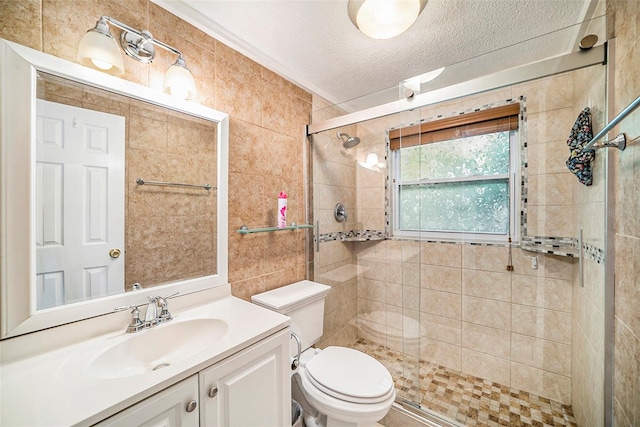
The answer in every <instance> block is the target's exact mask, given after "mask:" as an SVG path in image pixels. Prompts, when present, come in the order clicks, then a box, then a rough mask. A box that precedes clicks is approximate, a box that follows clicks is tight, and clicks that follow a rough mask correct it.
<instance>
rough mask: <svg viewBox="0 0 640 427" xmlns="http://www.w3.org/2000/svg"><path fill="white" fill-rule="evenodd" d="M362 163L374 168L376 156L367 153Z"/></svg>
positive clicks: (376, 161)
mask: <svg viewBox="0 0 640 427" xmlns="http://www.w3.org/2000/svg"><path fill="white" fill-rule="evenodd" d="M364 162H365V163H366V164H367V165H369V166H375V165H377V164H378V155H377V154H376V153H369V154H367V159H366V160H365V161H364Z"/></svg>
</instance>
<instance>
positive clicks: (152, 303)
mask: <svg viewBox="0 0 640 427" xmlns="http://www.w3.org/2000/svg"><path fill="white" fill-rule="evenodd" d="M157 324H158V297H149V303H148V304H147V311H146V313H145V315H144V326H145V328H153V327H154V326H156V325H157Z"/></svg>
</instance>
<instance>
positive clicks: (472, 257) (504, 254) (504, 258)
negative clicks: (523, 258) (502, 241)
mask: <svg viewBox="0 0 640 427" xmlns="http://www.w3.org/2000/svg"><path fill="white" fill-rule="evenodd" d="M508 260H509V249H508V248H507V247H505V246H476V245H462V268H466V269H469V270H483V271H497V272H504V271H505V269H506V266H507V262H508Z"/></svg>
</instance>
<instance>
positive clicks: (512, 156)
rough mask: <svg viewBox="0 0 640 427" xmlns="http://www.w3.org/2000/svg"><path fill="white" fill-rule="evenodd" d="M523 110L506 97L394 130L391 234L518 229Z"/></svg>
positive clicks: (483, 235) (481, 235)
mask: <svg viewBox="0 0 640 427" xmlns="http://www.w3.org/2000/svg"><path fill="white" fill-rule="evenodd" d="M519 111H520V104H518V103H514V104H507V105H504V106H502V107H497V108H492V109H488V110H482V111H476V112H473V113H469V114H463V115H458V116H455V117H452V118H447V119H441V120H436V121H432V122H427V123H422V124H420V125H416V126H410V127H405V128H401V129H396V130H392V131H390V132H389V141H390V144H389V146H390V149H391V178H392V183H393V186H392V192H391V198H392V203H391V205H392V206H393V221H392V224H393V234H394V235H396V236H406V237H426V238H436V239H437V238H444V239H447V238H449V239H462V238H464V239H465V240H470V239H472V240H485V241H486V240H490V241H496V240H502V241H506V240H507V238H508V237H509V236H515V231H516V227H515V223H516V221H515V219H516V217H515V213H514V212H515V209H514V207H515V206H517V203H515V199H516V194H515V193H516V192H515V183H516V182H517V181H516V177H517V169H518V168H517V167H516V165H518V164H519V163H518V156H517V153H518V151H519V150H518V149H517V148H518V145H517V127H518V115H519Z"/></svg>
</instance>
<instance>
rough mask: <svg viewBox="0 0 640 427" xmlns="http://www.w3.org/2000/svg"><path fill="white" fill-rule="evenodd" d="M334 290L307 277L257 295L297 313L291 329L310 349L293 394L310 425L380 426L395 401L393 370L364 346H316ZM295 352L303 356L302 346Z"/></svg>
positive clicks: (256, 298)
mask: <svg viewBox="0 0 640 427" xmlns="http://www.w3.org/2000/svg"><path fill="white" fill-rule="evenodd" d="M330 289H331V288H330V287H329V286H325V285H322V284H319V283H315V282H311V281H309V280H304V281H302V282H297V283H294V284H292V285H288V286H284V287H282V288H278V289H274V290H272V291H268V292H265V293H262V294H258V295H254V296H253V297H252V298H251V299H252V301H253V302H254V303H256V304H259V305H261V306H263V307H266V308H269V309H271V310H275V311H278V312H280V313H282V314H285V315H287V316H289V317H291V330H292V332H293V333H294V334H295V335H296V337H298V339H300V341H301V343H302V349H303V350H304V351H303V352H302V354H301V356H300V360H299V365H298V368H297V369H296V371H294V372H292V379H293V381H292V392H293V393H294V394H295V393H298V394H297V395H296V396H295V397H294V398H295V399H296V400H297V401H298V402H300V404H301V405H302V407H303V409H304V412H305V414H306V415H305V423H306V425H307V427H355V426H358V427H368V426H374V425H375V423H376V421H378V420H380V419H382V418H383V417H384V416H385V415H386V414H387V412H389V409H391V405H392V404H393V401H394V399H395V395H396V393H395V389H394V386H393V379H392V378H391V374H390V373H389V371H388V370H387V369H386V368H385V367H384V366H383V365H382V364H381V363H380V362H378V361H377V360H375V359H374V358H373V357H371V356H369V355H367V354H365V353H362V352H360V351H358V350H354V349H351V348H346V347H338V346H331V347H327V348H325V349H324V350H319V349H315V348H312V347H311V345H312V344H314V343H315V342H317V341H318V340H319V339H320V337H322V329H323V328H322V325H323V318H324V299H325V297H326V295H327V293H328V292H329V290H330ZM292 355H295V356H296V357H297V347H296V350H294V351H293V352H292Z"/></svg>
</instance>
